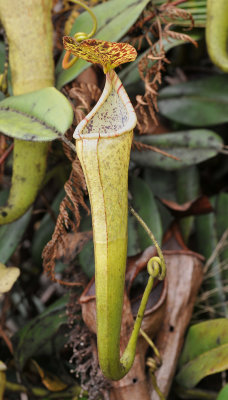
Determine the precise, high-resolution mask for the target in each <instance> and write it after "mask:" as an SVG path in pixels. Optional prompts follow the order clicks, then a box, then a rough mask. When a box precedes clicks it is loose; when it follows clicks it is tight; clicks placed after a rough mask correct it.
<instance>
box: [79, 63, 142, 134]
mask: <svg viewBox="0 0 228 400" xmlns="http://www.w3.org/2000/svg"><path fill="white" fill-rule="evenodd" d="M136 122H137V119H136V114H135V111H134V108H133V106H132V104H131V101H130V99H129V97H128V95H127V93H126V91H125V89H124V87H123V84H122V82H121V80H120V79H119V77H118V75H117V74H116V73H115V71H114V70H112V71H110V72H109V73H107V74H106V83H105V87H104V90H103V92H102V94H101V97H100V98H99V100H98V102H97V104H96V105H95V106H94V108H93V109H92V110H91V111H90V113H89V114H88V115H87V116H86V117H85V118H84V119H83V120H82V121H81V122H80V123H79V125H78V126H77V128H76V129H75V132H74V135H73V137H74V139H76V140H78V139H82V138H83V139H98V138H107V139H108V138H113V137H116V136H121V135H123V134H126V133H128V132H130V131H132V130H133V129H134V127H135V125H136Z"/></svg>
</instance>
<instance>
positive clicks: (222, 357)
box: [176, 344, 228, 389]
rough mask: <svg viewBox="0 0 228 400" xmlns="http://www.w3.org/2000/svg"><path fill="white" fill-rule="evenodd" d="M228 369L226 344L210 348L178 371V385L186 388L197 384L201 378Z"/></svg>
mask: <svg viewBox="0 0 228 400" xmlns="http://www.w3.org/2000/svg"><path fill="white" fill-rule="evenodd" d="M226 369H228V344H224V345H222V346H220V347H218V348H215V349H212V350H210V351H208V352H207V353H204V354H201V355H200V356H199V357H197V358H196V359H195V360H192V361H190V362H189V363H188V364H187V365H185V366H184V367H183V368H182V369H181V370H180V372H179V373H178V375H177V377H176V380H177V382H178V384H179V385H181V386H184V387H186V388H188V389H190V388H192V387H194V386H195V385H197V383H198V382H200V381H201V379H203V378H205V377H206V376H208V375H212V374H216V373H218V372H222V371H225V370H226Z"/></svg>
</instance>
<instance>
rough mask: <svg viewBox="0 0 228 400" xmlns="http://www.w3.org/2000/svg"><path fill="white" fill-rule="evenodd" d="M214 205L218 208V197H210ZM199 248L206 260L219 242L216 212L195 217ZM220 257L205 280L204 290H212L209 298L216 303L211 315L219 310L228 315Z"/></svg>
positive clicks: (217, 256)
mask: <svg viewBox="0 0 228 400" xmlns="http://www.w3.org/2000/svg"><path fill="white" fill-rule="evenodd" d="M210 202H211V204H212V207H214V209H215V210H216V198H215V197H213V198H210ZM195 224H196V237H197V246H198V248H197V250H198V252H199V253H201V254H203V256H204V257H205V259H206V260H208V259H209V257H210V256H211V255H212V253H213V251H214V250H215V248H216V246H217V243H218V239H219V238H218V232H217V229H216V213H215V212H211V213H209V214H206V215H200V216H197V217H196V218H195ZM220 262H221V260H220V257H219V255H218V254H217V255H216V256H215V258H214V260H213V262H212V263H211V265H210V266H209V273H210V274H209V277H207V279H205V280H204V283H203V287H204V290H208V291H209V292H210V291H211V295H210V297H209V299H208V302H209V304H210V305H212V306H213V305H216V306H217V307H216V308H213V307H212V309H211V311H210V315H211V316H213V317H215V316H216V315H217V313H218V312H220V315H225V316H227V307H226V306H225V292H224V287H223V281H222V271H221V268H220Z"/></svg>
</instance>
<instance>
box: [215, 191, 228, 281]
mask: <svg viewBox="0 0 228 400" xmlns="http://www.w3.org/2000/svg"><path fill="white" fill-rule="evenodd" d="M216 217H217V219H216V222H217V223H216V226H217V234H218V239H219V240H220V239H221V237H222V235H223V234H224V232H225V231H226V229H228V193H220V194H219V195H218V198H217V205H216ZM219 258H220V259H221V261H227V260H228V246H227V248H225V249H224V250H223V251H222V252H221V253H220V255H219ZM223 277H224V279H228V270H224V271H223Z"/></svg>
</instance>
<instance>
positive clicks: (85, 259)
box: [78, 216, 95, 279]
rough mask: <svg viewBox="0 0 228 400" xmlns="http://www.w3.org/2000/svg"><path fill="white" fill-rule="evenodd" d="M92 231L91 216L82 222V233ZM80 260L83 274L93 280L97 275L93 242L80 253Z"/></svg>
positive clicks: (88, 243)
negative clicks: (95, 274)
mask: <svg viewBox="0 0 228 400" xmlns="http://www.w3.org/2000/svg"><path fill="white" fill-rule="evenodd" d="M91 229H92V219H91V216H86V217H84V218H83V219H82V220H81V224H80V230H81V231H82V232H85V231H89V230H91ZM78 258H79V263H80V265H81V267H82V270H83V272H84V273H85V274H86V275H87V276H88V278H89V279H91V278H92V277H93V276H94V273H95V261H94V246H93V240H90V241H89V242H87V243H86V244H85V245H84V246H83V249H82V250H81V251H80V253H79V256H78Z"/></svg>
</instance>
